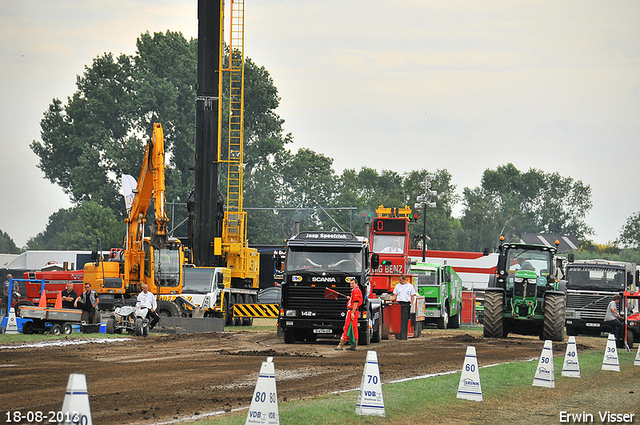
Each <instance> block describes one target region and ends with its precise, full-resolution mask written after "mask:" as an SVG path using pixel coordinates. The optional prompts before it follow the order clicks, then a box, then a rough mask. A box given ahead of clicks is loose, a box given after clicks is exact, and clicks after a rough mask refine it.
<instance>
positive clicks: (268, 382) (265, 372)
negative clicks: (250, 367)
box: [245, 357, 280, 425]
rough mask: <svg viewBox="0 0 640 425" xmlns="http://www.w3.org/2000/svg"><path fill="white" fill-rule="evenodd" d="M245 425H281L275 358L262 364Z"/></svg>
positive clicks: (268, 358)
mask: <svg viewBox="0 0 640 425" xmlns="http://www.w3.org/2000/svg"><path fill="white" fill-rule="evenodd" d="M245 425H280V414H279V412H278V393H277V391H276V369H275V365H274V364H273V357H267V361H266V362H262V366H261V367H260V373H259V374H258V381H257V382H256V388H255V390H254V392H253V397H252V398H251V406H249V413H248V414H247V420H246V421H245Z"/></svg>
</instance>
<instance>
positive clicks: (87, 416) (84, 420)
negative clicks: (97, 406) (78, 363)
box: [61, 373, 93, 425]
mask: <svg viewBox="0 0 640 425" xmlns="http://www.w3.org/2000/svg"><path fill="white" fill-rule="evenodd" d="M61 412H62V413H63V414H64V416H63V419H64V421H63V422H61V424H64V425H67V424H69V425H70V424H83V425H84V424H86V425H91V424H92V423H93V419H92V417H91V407H90V406H89V392H88V391H87V377H86V375H85V374H84V373H72V374H70V375H69V381H68V382H67V392H66V393H65V394H64V401H63V402H62V409H61Z"/></svg>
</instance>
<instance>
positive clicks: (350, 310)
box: [336, 277, 362, 351]
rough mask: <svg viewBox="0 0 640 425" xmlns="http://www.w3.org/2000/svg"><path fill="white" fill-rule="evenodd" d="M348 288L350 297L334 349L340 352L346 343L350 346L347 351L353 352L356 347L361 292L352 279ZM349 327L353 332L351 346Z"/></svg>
mask: <svg viewBox="0 0 640 425" xmlns="http://www.w3.org/2000/svg"><path fill="white" fill-rule="evenodd" d="M349 286H350V287H351V295H350V296H349V301H348V302H347V316H346V317H345V320H344V329H343V330H342V337H341V338H340V343H339V344H338V346H337V347H336V350H342V349H343V347H344V345H345V344H346V343H347V342H349V344H350V345H349V348H347V350H354V351H355V349H356V346H357V345H358V316H359V315H360V312H359V311H358V308H359V307H360V306H361V305H362V291H360V288H359V287H358V282H357V281H356V279H355V278H353V277H352V278H351V280H350V281H349ZM349 327H351V329H352V332H353V338H354V342H353V345H351V341H349Z"/></svg>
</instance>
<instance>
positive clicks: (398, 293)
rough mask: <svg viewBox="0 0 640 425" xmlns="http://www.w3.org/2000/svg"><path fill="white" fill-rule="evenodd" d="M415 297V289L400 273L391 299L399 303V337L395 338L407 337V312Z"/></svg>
mask: <svg viewBox="0 0 640 425" xmlns="http://www.w3.org/2000/svg"><path fill="white" fill-rule="evenodd" d="M415 299H416V289H415V288H414V287H413V285H412V284H410V283H409V282H407V277H406V276H405V275H400V283H398V284H397V285H396V287H395V288H393V295H391V301H397V302H398V304H400V337H398V338H397V339H407V334H408V331H409V312H410V311H411V304H413V301H414V300H415Z"/></svg>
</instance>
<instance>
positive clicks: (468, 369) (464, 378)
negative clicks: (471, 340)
mask: <svg viewBox="0 0 640 425" xmlns="http://www.w3.org/2000/svg"><path fill="white" fill-rule="evenodd" d="M456 397H457V398H461V399H464V400H472V401H482V386H481V385H480V373H479V372H478V358H477V357H476V347H474V346H472V345H470V346H468V347H467V354H466V355H465V356H464V365H463V366H462V374H461V375H460V384H458V395H457V396H456Z"/></svg>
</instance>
